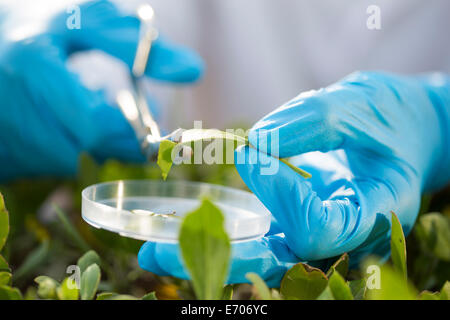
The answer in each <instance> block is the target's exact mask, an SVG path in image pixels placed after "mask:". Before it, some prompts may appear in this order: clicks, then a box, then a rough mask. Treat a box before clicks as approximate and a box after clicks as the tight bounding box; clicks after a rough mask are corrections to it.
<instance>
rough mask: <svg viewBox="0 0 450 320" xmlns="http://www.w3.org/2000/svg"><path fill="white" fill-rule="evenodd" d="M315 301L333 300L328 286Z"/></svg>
mask: <svg viewBox="0 0 450 320" xmlns="http://www.w3.org/2000/svg"><path fill="white" fill-rule="evenodd" d="M317 300H335V299H334V296H333V292H331V289H330V287H329V286H327V287H326V288H325V290H323V291H322V293H321V294H320V295H319V296H318V297H317Z"/></svg>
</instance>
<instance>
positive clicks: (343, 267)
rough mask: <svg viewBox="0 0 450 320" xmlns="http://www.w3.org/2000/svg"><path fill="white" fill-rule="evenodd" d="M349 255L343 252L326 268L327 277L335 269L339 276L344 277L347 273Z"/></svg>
mask: <svg viewBox="0 0 450 320" xmlns="http://www.w3.org/2000/svg"><path fill="white" fill-rule="evenodd" d="M348 265H349V257H348V254H347V253H344V254H343V255H342V256H340V257H339V259H337V260H336V262H335V263H333V265H332V266H331V267H330V269H328V271H327V274H326V275H327V277H328V278H329V277H330V276H331V274H332V273H333V272H334V271H335V270H336V271H337V272H339V273H340V274H341V276H343V277H346V276H347V273H348Z"/></svg>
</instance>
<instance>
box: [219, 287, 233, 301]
mask: <svg viewBox="0 0 450 320" xmlns="http://www.w3.org/2000/svg"><path fill="white" fill-rule="evenodd" d="M233 291H234V285H232V284H229V285H226V286H225V287H224V288H223V293H222V298H221V299H220V300H232V299H233Z"/></svg>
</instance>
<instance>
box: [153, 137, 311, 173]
mask: <svg viewBox="0 0 450 320" xmlns="http://www.w3.org/2000/svg"><path fill="white" fill-rule="evenodd" d="M217 139H220V140H223V142H224V143H223V144H222V145H224V146H228V145H230V144H233V146H234V148H237V147H239V146H242V145H247V146H250V147H252V148H254V147H253V146H252V145H251V144H250V143H249V142H248V139H247V138H244V137H241V136H238V135H235V134H232V133H229V132H223V131H220V130H216V129H191V130H186V131H184V132H183V141H182V142H179V143H175V142H172V141H169V140H163V141H162V142H161V143H160V145H159V152H158V159H157V164H158V166H159V167H160V168H161V172H162V177H163V179H164V180H166V179H167V176H168V174H169V171H170V169H171V168H172V164H173V159H174V154H178V153H179V152H180V151H181V149H182V147H195V145H196V144H200V143H203V142H207V141H211V140H217ZM272 157H274V158H276V159H278V160H280V161H281V162H282V163H284V164H285V165H287V166H288V167H289V168H291V169H292V170H294V171H295V172H297V173H298V174H300V175H301V176H302V177H303V178H305V179H309V178H311V174H310V173H308V172H306V171H305V170H302V169H300V168H298V167H296V166H294V165H292V164H291V163H289V161H288V160H287V159H283V158H277V157H275V156H273V155H272Z"/></svg>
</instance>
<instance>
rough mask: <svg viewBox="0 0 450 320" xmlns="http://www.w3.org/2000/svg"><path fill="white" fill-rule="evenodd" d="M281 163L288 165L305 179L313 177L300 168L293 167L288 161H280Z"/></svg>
mask: <svg viewBox="0 0 450 320" xmlns="http://www.w3.org/2000/svg"><path fill="white" fill-rule="evenodd" d="M279 160H280V161H281V162H283V163H284V164H285V165H287V166H288V167H289V168H291V169H292V170H294V171H295V172H297V173H298V174H299V175H301V176H302V177H303V178H305V179H309V178H311V177H312V175H311V173H309V172H306V171H305V170H303V169H300V168H299V167H296V166H294V165H292V164H291V163H290V162H289V161H288V160H287V159H281V158H280V159H279Z"/></svg>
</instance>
